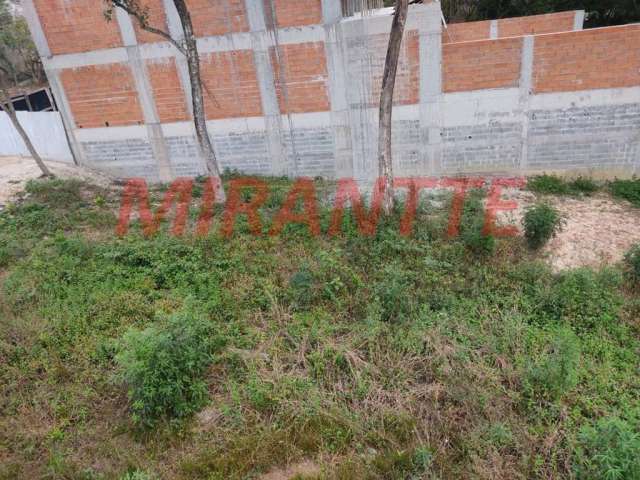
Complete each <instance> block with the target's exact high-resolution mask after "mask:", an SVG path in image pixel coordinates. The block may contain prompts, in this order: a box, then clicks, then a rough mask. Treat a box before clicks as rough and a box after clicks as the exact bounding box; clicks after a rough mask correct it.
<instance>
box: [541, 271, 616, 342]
mask: <svg viewBox="0 0 640 480" xmlns="http://www.w3.org/2000/svg"><path fill="white" fill-rule="evenodd" d="M620 283H621V279H620V275H618V273H617V272H615V271H612V270H603V271H602V272H597V273H596V272H594V271H592V270H590V269H587V268H581V269H577V270H572V271H568V272H565V273H562V274H560V275H558V276H557V277H556V278H555V279H554V281H553V282H552V284H551V286H550V290H549V291H548V292H547V293H546V294H544V297H543V298H542V299H541V307H542V312H541V313H542V314H543V316H546V318H547V319H550V320H552V321H561V322H567V323H569V324H570V325H572V326H573V327H574V328H575V329H577V330H578V331H589V330H593V329H598V328H605V329H609V328H612V327H614V326H615V325H616V324H617V321H618V318H619V315H620V307H621V305H622V303H623V300H622V297H621V295H620V292H619V290H618V287H619V286H620Z"/></svg>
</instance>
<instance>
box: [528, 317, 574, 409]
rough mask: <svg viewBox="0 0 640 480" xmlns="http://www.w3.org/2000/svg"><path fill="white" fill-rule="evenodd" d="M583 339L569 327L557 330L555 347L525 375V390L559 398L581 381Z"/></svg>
mask: <svg viewBox="0 0 640 480" xmlns="http://www.w3.org/2000/svg"><path fill="white" fill-rule="evenodd" d="M579 366H580V340H579V339H578V337H577V336H576V335H575V334H574V333H573V331H571V330H570V329H568V328H560V329H558V331H557V332H556V334H555V336H554V338H553V341H552V344H551V349H550V351H549V352H548V353H546V354H545V355H544V356H543V357H542V359H540V360H539V361H538V362H535V363H534V364H533V365H532V366H531V367H530V368H529V370H528V371H527V374H526V376H525V381H524V384H525V391H527V392H528V393H529V394H530V395H531V396H534V397H536V398H544V399H547V400H558V399H560V398H562V396H564V395H565V394H566V393H568V392H569V391H571V390H573V389H574V388H575V386H576V385H577V384H578V379H579Z"/></svg>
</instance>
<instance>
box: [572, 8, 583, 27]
mask: <svg viewBox="0 0 640 480" xmlns="http://www.w3.org/2000/svg"><path fill="white" fill-rule="evenodd" d="M583 28H584V10H576V16H575V18H574V19H573V29H574V30H582V29H583Z"/></svg>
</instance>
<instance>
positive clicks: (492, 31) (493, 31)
mask: <svg viewBox="0 0 640 480" xmlns="http://www.w3.org/2000/svg"><path fill="white" fill-rule="evenodd" d="M498 36H499V34H498V20H491V23H490V24H489V38H490V39H492V40H495V39H496V38H498Z"/></svg>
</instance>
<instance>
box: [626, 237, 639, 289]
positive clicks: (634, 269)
mask: <svg viewBox="0 0 640 480" xmlns="http://www.w3.org/2000/svg"><path fill="white" fill-rule="evenodd" d="M624 263H625V273H626V275H627V278H628V279H629V281H630V282H631V283H632V284H633V285H636V286H640V243H639V244H637V245H634V246H633V247H632V248H631V250H629V251H628V252H627V254H626V255H625V257H624Z"/></svg>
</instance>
